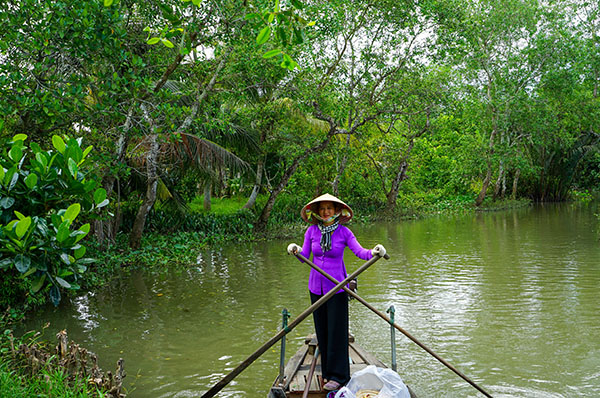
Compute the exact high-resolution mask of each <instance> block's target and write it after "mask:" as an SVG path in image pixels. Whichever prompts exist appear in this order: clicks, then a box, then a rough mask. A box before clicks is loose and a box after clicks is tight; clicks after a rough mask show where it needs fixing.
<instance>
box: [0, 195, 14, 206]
mask: <svg viewBox="0 0 600 398" xmlns="http://www.w3.org/2000/svg"><path fill="white" fill-rule="evenodd" d="M14 204H15V198H11V197H8V196H5V197H3V198H2V199H0V207H2V208H3V209H9V208H10V207H11V206H12V205H14Z"/></svg>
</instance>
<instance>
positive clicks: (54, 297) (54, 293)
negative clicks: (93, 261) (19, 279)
mask: <svg viewBox="0 0 600 398" xmlns="http://www.w3.org/2000/svg"><path fill="white" fill-rule="evenodd" d="M106 1H111V2H112V0H106ZM50 301H52V304H54V306H55V307H57V306H58V304H59V303H60V290H59V289H58V287H57V286H56V285H53V286H52V287H51V288H50Z"/></svg>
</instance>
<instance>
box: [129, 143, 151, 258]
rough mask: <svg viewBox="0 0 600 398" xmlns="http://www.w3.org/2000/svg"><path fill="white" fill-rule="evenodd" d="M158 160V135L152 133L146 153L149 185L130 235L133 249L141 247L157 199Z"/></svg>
mask: <svg viewBox="0 0 600 398" xmlns="http://www.w3.org/2000/svg"><path fill="white" fill-rule="evenodd" d="M157 161H158V135H157V134H152V135H151V136H150V149H149V150H148V152H147V154H146V173H147V186H146V196H145V197H144V201H143V202H142V205H141V206H140V208H139V210H138V212H137V215H136V216H135V221H134V223H133V228H132V229H131V233H130V235H129V247H131V248H132V249H139V248H140V245H141V242H142V233H143V232H144V226H145V225H146V218H147V217H148V213H149V212H150V209H152V206H154V202H155V201H156V188H157V186H158V174H157V167H158V165H157Z"/></svg>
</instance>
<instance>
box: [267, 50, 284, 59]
mask: <svg viewBox="0 0 600 398" xmlns="http://www.w3.org/2000/svg"><path fill="white" fill-rule="evenodd" d="M279 54H281V49H279V48H276V49H275V50H271V51H267V52H266V53H264V54H263V58H271V57H274V56H276V55H279Z"/></svg>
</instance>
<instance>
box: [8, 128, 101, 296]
mask: <svg viewBox="0 0 600 398" xmlns="http://www.w3.org/2000/svg"><path fill="white" fill-rule="evenodd" d="M26 139H27V136H26V135H24V134H18V135H16V136H14V137H13V139H12V140H11V141H10V142H8V143H7V145H5V147H6V150H5V151H3V152H2V153H1V154H0V245H1V246H0V253H1V254H2V257H1V261H0V273H2V274H3V280H9V281H12V282H13V283H14V284H15V288H14V290H13V292H12V293H13V294H11V295H8V296H4V295H3V296H2V300H3V302H1V303H0V304H1V305H2V306H3V307H4V306H7V305H10V304H11V302H12V300H14V299H15V298H16V297H14V296H15V294H18V293H20V294H22V295H25V294H27V293H26V290H25V289H24V288H25V287H27V288H28V290H29V291H30V292H31V293H32V294H37V293H38V292H45V293H48V294H49V297H50V300H51V301H52V303H53V304H54V305H58V303H59V302H60V299H61V290H62V289H70V290H76V289H78V288H79V283H80V278H81V275H82V274H83V273H84V272H85V271H86V269H87V264H89V263H91V262H92V261H93V260H91V259H90V258H87V257H85V253H86V248H85V246H83V245H82V243H81V240H82V239H83V238H84V237H85V236H86V235H87V234H88V232H89V231H90V224H89V223H83V222H81V220H83V221H85V217H86V216H89V215H91V214H92V213H93V212H94V211H96V210H97V209H100V208H102V207H104V206H106V205H107V204H108V199H107V198H106V191H104V189H103V188H97V182H96V180H95V179H94V177H93V175H92V174H90V173H89V171H88V170H89V164H88V163H89V159H88V155H89V153H90V151H91V150H92V147H91V146H88V147H87V148H85V149H84V148H82V146H81V143H82V140H81V139H72V138H68V137H65V139H63V138H62V137H60V136H57V135H55V136H53V137H52V144H53V147H54V149H53V150H44V149H42V148H41V147H40V146H39V145H38V144H37V143H35V142H32V143H31V144H30V145H29V146H27V145H26V144H25V141H26ZM80 213H81V215H80ZM88 218H89V217H88ZM3 287H4V288H8V287H7V286H3ZM24 290H25V291H24ZM24 298H25V297H21V300H23V299H24ZM4 300H6V301H4Z"/></svg>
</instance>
